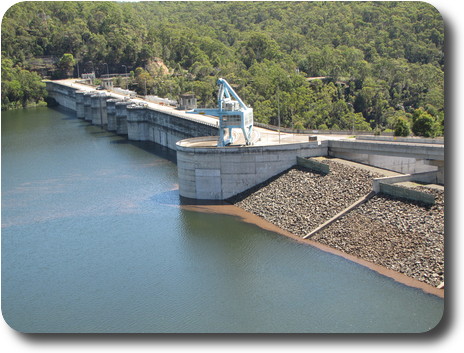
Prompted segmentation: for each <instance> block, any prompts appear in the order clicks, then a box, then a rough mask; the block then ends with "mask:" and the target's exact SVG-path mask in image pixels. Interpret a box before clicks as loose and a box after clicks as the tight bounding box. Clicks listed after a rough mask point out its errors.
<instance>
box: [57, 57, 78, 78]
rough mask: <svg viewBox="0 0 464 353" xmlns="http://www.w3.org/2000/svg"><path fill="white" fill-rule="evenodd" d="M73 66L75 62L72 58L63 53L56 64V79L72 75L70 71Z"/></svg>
mask: <svg viewBox="0 0 464 353" xmlns="http://www.w3.org/2000/svg"><path fill="white" fill-rule="evenodd" d="M74 65H76V61H75V60H74V56H73V55H72V54H70V53H65V54H63V56H62V57H61V59H60V61H59V62H58V65H57V68H58V73H57V75H58V77H60V78H67V77H69V76H71V75H72V71H73V69H74Z"/></svg>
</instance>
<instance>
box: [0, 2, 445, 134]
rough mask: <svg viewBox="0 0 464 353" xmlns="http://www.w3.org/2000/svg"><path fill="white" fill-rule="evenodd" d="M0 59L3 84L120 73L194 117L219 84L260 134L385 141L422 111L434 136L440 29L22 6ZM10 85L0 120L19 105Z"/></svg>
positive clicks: (287, 12)
mask: <svg viewBox="0 0 464 353" xmlns="http://www.w3.org/2000/svg"><path fill="white" fill-rule="evenodd" d="M1 49H2V72H3V66H5V67H6V68H5V70H7V71H8V70H10V71H11V70H19V71H18V72H20V71H21V70H26V71H34V70H36V67H34V63H36V62H37V60H38V59H40V58H54V61H55V63H56V69H57V70H58V69H60V68H61V70H62V71H63V70H64V72H70V69H71V67H72V69H73V70H74V73H73V74H74V76H77V73H78V71H79V73H83V72H90V71H92V70H95V72H96V73H97V76H98V75H101V74H104V73H106V72H107V71H109V72H110V73H124V72H125V68H127V69H128V71H133V72H134V80H133V82H132V83H133V85H134V87H135V88H136V89H137V90H138V91H139V93H143V92H145V91H147V92H148V94H157V95H165V96H171V98H176V97H175V96H176V95H177V94H179V93H182V92H187V91H191V92H194V93H195V94H196V95H197V96H198V98H199V102H200V104H202V105H204V106H211V105H214V104H215V91H216V88H215V81H216V79H217V77H224V78H226V79H227V80H228V81H229V82H230V83H232V84H233V85H234V88H235V89H236V90H237V93H238V94H239V95H240V96H242V98H243V99H244V101H245V102H246V103H247V104H249V105H251V106H252V107H253V108H254V110H255V116H256V119H257V120H258V121H261V122H264V123H272V124H275V123H276V119H277V116H278V112H279V111H280V115H281V121H282V125H283V126H288V127H295V126H296V127H298V128H310V129H315V128H319V127H322V128H324V127H327V128H332V129H334V128H340V129H352V128H353V126H354V128H355V129H364V130H365V129H374V128H378V129H392V130H394V129H395V128H396V127H397V119H393V118H392V117H394V116H397V115H398V114H400V113H401V114H402V117H403V119H406V120H407V121H408V122H409V125H410V126H411V127H412V126H413V116H414V112H415V111H416V110H417V109H423V110H426V111H427V114H428V115H430V116H431V117H432V119H433V123H434V124H435V125H434V126H435V131H438V132H437V133H438V134H439V133H442V132H443V124H444V123H443V122H444V26H443V20H442V18H441V16H440V14H439V13H438V11H437V10H436V9H435V8H433V7H432V6H431V5H429V4H427V3H424V2H312V1H311V2H306V1H303V2H235V1H231V2H209V1H208V2H201V1H199V2H190V1H185V2H184V1H181V2H136V3H132V2H130V3H127V2H106V1H104V2H99V1H97V2H87V1H85V2H80V1H77V2H71V1H63V2H60V1H44V2H21V3H18V4H15V5H13V6H12V7H11V8H10V9H9V10H8V11H7V12H6V14H5V16H4V18H3V21H2V48H1ZM160 62H161V63H162V65H157V64H156V63H160ZM137 68H140V70H138V69H137ZM66 70H67V71H66ZM140 75H142V76H140ZM13 76H14V75H11V74H8V73H7V74H6V75H5V76H3V75H2V108H5V107H6V105H10V106H11V102H12V100H13V101H14V100H15V99H19V100H20V101H23V102H24V99H25V97H23V96H21V97H19V96H20V94H19V96H18V89H17V82H19V81H18V80H17V79H15V78H13ZM139 76H140V77H139ZM142 82H143V84H142ZM137 83H138V84H137ZM4 86H5V87H4ZM4 91H5V92H8V93H6V97H8V100H6V98H5V100H4V97H3V95H4ZM27 99H30V98H27ZM34 99H35V98H34ZM4 102H5V105H4ZM427 107H428V108H427ZM412 130H413V131H417V132H418V133H419V131H421V130H420V129H419V130H414V129H412Z"/></svg>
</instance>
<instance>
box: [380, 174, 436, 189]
mask: <svg viewBox="0 0 464 353" xmlns="http://www.w3.org/2000/svg"><path fill="white" fill-rule="evenodd" d="M404 181H418V182H423V183H430V184H435V183H436V182H437V171H432V172H423V173H415V174H404V175H397V176H391V177H382V178H375V179H373V180H372V189H373V190H374V191H375V192H377V193H378V192H380V184H395V183H401V182H404Z"/></svg>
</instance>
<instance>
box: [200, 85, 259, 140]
mask: <svg viewBox="0 0 464 353" xmlns="http://www.w3.org/2000/svg"><path fill="white" fill-rule="evenodd" d="M217 84H218V86H219V90H218V97H217V99H218V107H217V108H216V109H195V110H194V111H192V113H197V114H198V113H199V114H208V115H214V116H217V117H219V140H218V144H217V145H218V147H222V146H227V145H230V144H232V143H233V142H234V137H233V135H232V129H234V128H239V129H242V131H243V135H244V137H245V143H246V144H247V145H251V133H252V130H253V109H252V108H249V107H247V106H246V105H245V103H243V101H242V100H241V99H240V97H239V96H238V95H237V93H236V92H235V91H234V90H233V88H232V87H231V86H230V85H229V83H228V82H227V81H226V80H225V79H223V78H219V79H218V80H217ZM226 129H229V134H228V137H227V139H226V138H225V133H224V132H225V130H226Z"/></svg>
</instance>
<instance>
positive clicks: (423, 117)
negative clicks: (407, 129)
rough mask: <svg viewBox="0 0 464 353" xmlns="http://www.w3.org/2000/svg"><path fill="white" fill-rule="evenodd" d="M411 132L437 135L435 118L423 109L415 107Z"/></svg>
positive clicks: (419, 134) (426, 135)
mask: <svg viewBox="0 0 464 353" xmlns="http://www.w3.org/2000/svg"><path fill="white" fill-rule="evenodd" d="M412 132H413V133H414V135H416V136H424V137H435V136H436V135H437V124H436V121H435V119H434V118H433V116H431V115H430V114H429V113H427V112H426V111H424V110H423V109H416V110H415V111H414V114H413V124H412Z"/></svg>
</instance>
